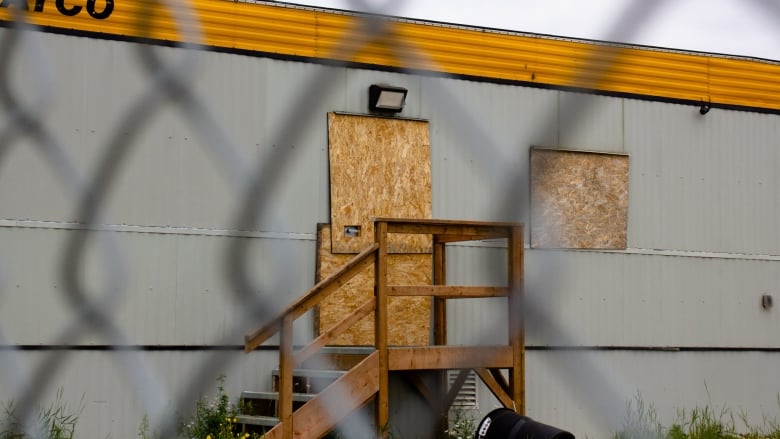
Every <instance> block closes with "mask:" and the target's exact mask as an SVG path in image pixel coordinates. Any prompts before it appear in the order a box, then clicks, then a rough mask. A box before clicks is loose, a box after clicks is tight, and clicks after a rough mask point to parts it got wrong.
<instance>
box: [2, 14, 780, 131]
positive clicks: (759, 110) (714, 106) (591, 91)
mask: <svg viewBox="0 0 780 439" xmlns="http://www.w3.org/2000/svg"><path fill="white" fill-rule="evenodd" d="M13 26H14V24H13V23H11V22H5V21H0V28H11V27H13ZM37 30H39V31H42V32H46V33H52V34H59V35H69V36H75V37H87V38H96V39H102V40H109V41H124V42H130V43H140V44H153V45H159V46H167V47H186V48H188V49H199V50H207V51H211V52H218V53H230V54H235V55H244V56H253V57H260V58H269V59H278V60H284V61H299V62H308V63H315V64H323V65H335V66H344V67H355V68H361V69H366V70H376V71H386V72H398V73H412V74H421V75H425V76H430V77H445V78H452V79H462V80H468V81H474V82H484V83H492V84H504V85H516V86H522V87H530V88H536V89H545V90H560V91H568V92H574V93H583V94H591V95H596V96H609V97H618V98H626V99H636V100H643V101H651V102H662V103H668V104H678V105H688V106H696V107H698V106H701V105H702V104H703V103H705V102H703V101H697V100H691V99H681V98H669V97H665V96H656V95H649V94H639V93H628V92H619V91H610V90H600V89H593V88H584V87H570V86H562V85H556V84H545V83H541V82H531V81H518V80H511V79H503V78H495V77H490V76H476V75H465V74H452V73H446V72H440V71H432V70H419V69H409V68H402V67H395V66H383V65H376V64H366V63H358V62H347V61H341V60H334V59H328V58H315V57H307V56H298V55H287V54H280V53H274V52H260V51H256V50H249V49H237V48H231V47H223V46H210V45H193V44H186V45H184V44H182V43H179V42H177V41H169V40H158V39H150V38H139V37H130V36H124V35H117V34H110V33H101V32H90V31H82V30H75V29H65V28H59V27H53V26H38V27H37ZM707 104H708V105H709V107H710V109H721V110H733V111H746V112H754V113H762V114H777V115H780V108H769V107H761V106H749V105H735V104H727V103H719V102H711V103H707Z"/></svg>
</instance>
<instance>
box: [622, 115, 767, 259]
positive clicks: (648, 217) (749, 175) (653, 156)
mask: <svg viewBox="0 0 780 439" xmlns="http://www.w3.org/2000/svg"><path fill="white" fill-rule="evenodd" d="M625 105H626V148H627V149H626V151H627V152H628V153H629V155H630V157H631V171H630V177H629V178H630V181H629V194H630V196H629V224H630V225H629V247H639V248H651V249H666V250H689V251H704V252H725V253H743V254H764V255H778V254H780V234H778V233H777V227H776V225H777V224H776V221H775V219H776V218H777V217H778V213H780V197H778V185H779V184H780V181H778V177H777V169H778V166H779V165H780V148H778V140H777V139H778V138H780V123H779V122H780V116H776V115H765V114H754V113H745V112H735V111H719V110H714V111H711V112H709V113H708V114H707V115H705V116H702V115H700V114H699V113H698V111H696V109H694V108H691V107H686V106H680V105H670V104H661V103H650V102H638V101H632V100H626V101H625Z"/></svg>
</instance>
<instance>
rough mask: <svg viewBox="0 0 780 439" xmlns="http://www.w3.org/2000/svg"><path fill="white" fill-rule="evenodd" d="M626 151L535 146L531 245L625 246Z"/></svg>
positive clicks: (532, 170) (541, 246)
mask: <svg viewBox="0 0 780 439" xmlns="http://www.w3.org/2000/svg"><path fill="white" fill-rule="evenodd" d="M627 218H628V156H626V155H619V154H604V153H594V152H580V151H560V150H549V149H539V148H531V246H532V247H534V248H578V249H624V248H626V230H627V221H628V219H627Z"/></svg>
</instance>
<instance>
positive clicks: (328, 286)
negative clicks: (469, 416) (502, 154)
mask: <svg viewBox="0 0 780 439" xmlns="http://www.w3.org/2000/svg"><path fill="white" fill-rule="evenodd" d="M374 226H375V243H374V244H373V245H371V246H370V247H369V248H367V249H365V250H364V251H363V252H361V253H360V254H358V255H357V256H355V257H354V258H353V259H352V260H350V261H349V262H348V263H346V264H345V265H344V266H343V267H342V268H341V269H340V270H338V271H337V272H336V273H334V274H333V275H331V276H329V277H328V278H326V279H324V280H323V281H321V282H319V283H318V284H317V285H315V286H314V287H313V288H312V289H311V290H309V291H308V292H307V293H306V294H304V295H303V296H301V297H300V298H298V299H297V300H296V301H295V302H293V303H292V304H291V305H290V306H289V307H287V308H286V309H285V310H284V311H283V312H281V313H280V314H279V315H277V316H276V317H274V318H273V319H272V320H271V321H269V322H268V323H266V324H265V325H264V326H263V327H261V328H260V329H258V330H257V331H255V332H253V333H252V334H249V335H247V336H246V339H245V350H246V352H251V351H252V350H254V349H255V348H257V347H258V346H260V345H261V344H262V343H264V342H265V341H266V340H268V339H269V338H270V337H271V336H273V335H274V334H276V333H277V332H278V333H279V334H280V337H279V373H278V377H279V378H278V423H276V425H275V426H273V427H272V428H271V429H270V430H269V431H268V432H267V433H266V436H265V437H267V438H280V439H292V438H298V439H308V438H320V437H322V436H324V435H325V434H326V433H327V432H328V431H331V430H332V429H333V428H334V427H335V426H336V425H338V423H339V422H341V421H342V420H343V419H344V418H345V417H346V416H347V415H349V414H350V413H351V412H353V411H354V410H356V409H358V408H360V407H361V406H364V405H365V404H366V403H368V402H369V401H372V400H373V401H374V407H375V425H376V427H377V437H382V436H383V435H384V434H385V433H383V432H385V431H386V428H385V427H387V425H388V421H389V407H388V405H389V389H388V383H389V374H390V372H400V371H404V372H407V373H409V372H413V371H420V370H426V371H430V370H440V371H442V374H441V380H439V381H440V384H439V385H437V386H434V388H433V389H431V388H429V387H428V386H426V385H425V384H424V383H423V382H422V381H421V380H411V381H410V382H411V383H413V384H414V386H415V387H416V388H417V390H418V391H419V393H420V394H421V395H422V396H424V397H425V398H426V400H427V401H428V402H429V404H430V405H431V407H433V408H435V410H436V411H437V412H438V413H446V410H447V409H448V408H449V405H450V404H451V403H452V401H453V400H454V398H455V396H456V394H457V392H458V390H459V388H460V385H462V383H463V380H464V379H465V376H466V374H467V373H468V371H469V370H474V371H475V372H476V373H477V375H478V376H479V377H480V379H482V381H483V382H484V383H485V385H486V386H487V387H488V388H489V389H490V390H491V392H492V393H493V394H494V395H495V396H496V398H497V399H498V400H499V401H500V402H501V403H502V404H503V405H504V407H506V408H510V409H513V410H515V411H517V412H518V413H520V414H523V413H524V412H525V406H524V400H525V395H524V391H525V386H524V382H523V380H524V363H525V361H524V357H525V343H524V333H523V320H522V313H521V300H522V283H523V282H522V279H523V229H522V225H521V224H515V223H488V222H474V221H467V222H463V221H448V220H408V219H386V218H380V219H376V220H375V221H374ZM390 233H403V234H427V235H430V236H432V238H433V254H432V257H433V285H426V286H405V285H388V282H387V270H388V264H387V254H388V239H387V238H388V234H390ZM485 239H506V240H507V250H508V258H507V260H508V270H507V272H508V284H507V286H505V287H494V286H490V287H481V286H451V285H447V284H446V273H445V260H446V259H445V250H446V244H447V243H452V242H460V241H473V240H485ZM372 265H373V266H374V274H375V286H374V297H373V298H370V299H369V300H367V301H366V303H364V304H363V305H362V306H360V307H359V308H357V309H356V310H355V311H353V312H351V313H349V314H348V315H346V316H344V318H343V319H342V321H341V322H339V323H337V324H335V325H334V326H333V327H331V328H329V329H328V330H326V331H324V332H322V334H320V335H319V336H318V337H317V338H315V339H314V340H313V341H312V342H311V343H309V344H308V345H307V346H305V347H303V348H301V349H298V350H293V344H292V328H293V321H294V320H295V319H296V318H298V317H300V316H301V315H303V314H304V313H306V312H307V311H309V310H310V309H312V308H313V307H314V306H316V305H317V304H319V303H320V302H321V301H322V300H323V299H324V298H326V297H327V296H328V295H329V294H331V293H333V292H334V291H336V290H338V289H339V288H341V287H342V286H343V285H344V284H345V283H346V282H347V281H349V280H350V279H351V278H353V277H354V276H355V275H357V274H358V273H359V272H360V271H362V270H364V269H366V268H367V267H369V266H372ZM389 296H430V297H432V298H433V302H434V308H433V339H434V340H433V343H434V345H432V346H412V347H391V346H388V342H387V339H388V337H387V328H388V311H387V302H388V297H389ZM502 296H504V297H507V298H508V307H507V309H508V313H509V314H508V317H509V319H508V322H509V325H508V326H509V327H508V340H509V343H508V344H507V345H500V346H470V347H464V346H447V345H446V344H447V335H446V326H447V322H446V306H445V305H446V300H447V299H458V298H482V297H502ZM372 313H373V314H374V323H375V334H374V340H375V346H374V349H373V350H372V351H371V353H370V354H368V355H367V356H366V357H365V358H364V359H362V361H360V362H359V363H357V364H356V365H354V367H352V368H351V369H349V370H348V371H346V372H345V373H344V374H343V375H341V376H340V377H339V378H338V379H336V380H335V381H334V382H333V383H332V384H331V385H328V386H327V387H325V388H324V389H323V390H322V391H321V392H320V393H318V394H316V395H312V396H307V397H305V398H303V397H301V396H300V395H297V396H296V397H294V395H293V377H294V375H295V372H294V369H295V368H296V367H299V366H300V365H302V364H304V362H305V361H306V360H307V359H309V358H311V357H312V356H313V355H315V354H317V353H318V352H320V351H321V350H322V349H323V348H324V347H325V346H327V345H328V344H330V343H331V342H332V341H333V340H334V339H335V338H336V337H338V336H339V335H341V334H342V333H343V332H344V331H346V330H347V329H348V328H349V327H350V326H352V325H353V324H355V323H356V322H358V321H360V320H361V319H362V318H364V317H366V316H368V315H370V314H372ZM447 369H459V370H461V374H460V375H461V377H462V379H461V377H459V379H457V380H456V385H455V386H453V387H452V388H451V389H450V390H449V391H448V390H447V387H446V385H445V384H443V382H444V380H445V376H444V372H445V371H446V370H447ZM502 369H505V370H507V371H508V377H509V379H508V380H507V379H506V378H505V376H504V374H503V373H502V372H501V370H502ZM458 383H459V384H458ZM294 399H298V400H299V402H303V403H302V404H300V403H299V404H295V405H296V409H295V410H293V406H294ZM302 399H306V401H305V402H304V401H302ZM244 420H245V421H251V420H250V419H248V418H247V419H244ZM273 422H277V421H276V420H272V421H271V422H268V423H273ZM445 425H446V424H445Z"/></svg>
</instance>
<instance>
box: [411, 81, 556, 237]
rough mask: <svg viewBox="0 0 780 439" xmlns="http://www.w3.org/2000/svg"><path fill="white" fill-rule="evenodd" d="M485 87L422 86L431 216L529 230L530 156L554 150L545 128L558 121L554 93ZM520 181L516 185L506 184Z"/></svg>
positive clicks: (454, 83)
mask: <svg viewBox="0 0 780 439" xmlns="http://www.w3.org/2000/svg"><path fill="white" fill-rule="evenodd" d="M486 85H487V84H480V83H476V82H469V81H461V80H449V79H448V80H444V79H438V78H437V79H433V78H425V79H424V81H423V96H424V97H423V116H424V117H425V118H428V119H430V120H431V124H430V125H431V161H432V163H431V166H432V169H431V176H432V181H433V188H432V190H433V216H434V217H436V218H452V219H456V218H461V219H473V220H501V221H506V220H510V219H511V220H512V221H520V222H527V219H528V218H529V216H528V211H527V206H528V203H529V201H528V198H529V191H528V179H527V177H526V176H527V175H528V155H529V153H528V148H529V146H530V145H539V146H555V145H556V144H557V142H558V130H557V124H556V123H555V122H551V121H555V120H556V119H557V112H558V110H557V100H556V92H553V91H549V90H536V89H526V88H518V87H512V86H508V85H495V84H493V85H489V86H486ZM518 175H519V176H522V178H521V179H519V180H517V181H510V180H509V179H510V178H512V177H516V176H518ZM508 187H511V191H510V192H509V193H506V189H507V188H508ZM507 201H509V203H507ZM507 205H509V206H511V207H512V209H509V210H512V212H507V209H506V207H507ZM510 216H511V218H510ZM526 235H527V232H526Z"/></svg>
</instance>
